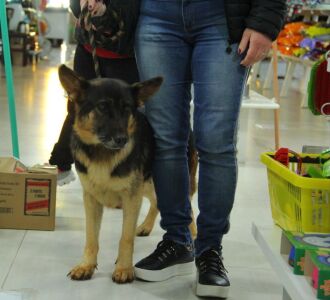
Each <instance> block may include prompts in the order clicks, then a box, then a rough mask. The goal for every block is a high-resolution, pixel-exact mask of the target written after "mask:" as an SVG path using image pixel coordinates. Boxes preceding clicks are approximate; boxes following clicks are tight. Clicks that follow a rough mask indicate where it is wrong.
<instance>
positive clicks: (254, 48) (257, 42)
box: [239, 29, 272, 67]
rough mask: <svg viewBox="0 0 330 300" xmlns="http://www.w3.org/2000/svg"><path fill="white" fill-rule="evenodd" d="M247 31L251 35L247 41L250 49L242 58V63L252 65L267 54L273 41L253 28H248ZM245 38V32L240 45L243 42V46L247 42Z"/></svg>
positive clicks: (247, 65)
mask: <svg viewBox="0 0 330 300" xmlns="http://www.w3.org/2000/svg"><path fill="white" fill-rule="evenodd" d="M245 31H246V32H248V36H249V41H248V43H247V44H248V46H249V49H248V51H247V53H246V56H245V57H244V59H243V60H242V62H241V65H243V66H245V67H250V66H252V65H253V64H255V63H256V62H258V61H260V60H262V59H263V58H265V57H266V56H267V53H268V51H269V49H270V48H271V46H272V41H271V39H270V38H268V37H267V36H265V35H263V34H262V33H259V32H257V31H254V30H252V29H246V30H245ZM245 38H246V37H244V34H243V38H242V41H241V43H240V46H241V44H242V45H243V46H244V45H245V44H246V40H245ZM240 46H239V47H240ZM239 49H240V48H239Z"/></svg>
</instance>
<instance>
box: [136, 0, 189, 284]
mask: <svg viewBox="0 0 330 300" xmlns="http://www.w3.org/2000/svg"><path fill="white" fill-rule="evenodd" d="M180 12H181V4H180V1H173V0H169V1H154V0H145V1H142V5H141V16H140V22H139V25H138V28H137V35H136V57H137V62H138V68H139V73H140V77H141V80H146V79H150V78H152V77H155V76H163V77H164V83H163V85H162V86H161V88H160V90H159V92H158V93H156V95H155V96H154V97H153V98H152V99H151V100H150V101H149V102H147V103H146V115H147V118H148V120H149V122H150V124H151V126H152V128H153V130H154V137H155V144H156V147H155V159H154V164H153V179H154V184H155V189H156V195H157V201H158V208H159V210H160V214H161V227H162V228H163V229H164V230H165V231H166V233H165V234H164V237H163V242H162V243H160V245H159V246H158V247H157V249H156V251H155V252H154V253H153V254H152V255H151V256H149V257H147V258H146V259H144V260H142V261H140V262H139V263H137V264H136V275H137V277H139V278H142V279H145V280H155V281H157V280H162V279H166V278H168V277H171V276H173V275H176V274H178V273H177V272H176V270H174V269H173V270H172V269H168V268H167V267H169V266H170V265H173V264H175V263H178V262H181V263H187V262H191V261H192V260H193V257H192V251H190V252H189V251H187V250H186V247H185V246H184V245H191V244H192V239H191V236H190V231H189V228H188V226H189V224H190V223H191V207H190V202H189V173H188V163H187V143H188V136H189V129H190V124H189V108H190V100H191V95H190V86H191V69H190V59H191V51H192V48H191V46H190V45H189V43H188V42H187V41H186V40H185V38H184V31H183V26H182V20H181V17H180V16H181V14H180ZM173 242H174V243H173ZM176 244H178V245H180V246H181V248H180V247H179V246H178V245H176ZM174 245H176V246H174ZM176 248H178V249H177V250H175V251H174V250H173V249H176ZM179 248H180V249H179ZM173 251H174V252H173ZM175 253H177V254H178V256H177V257H176V256H175ZM179 253H180V255H179ZM159 257H160V259H159ZM147 271H150V272H149V273H148V272H147ZM163 271H164V272H163ZM185 271H186V272H187V270H185ZM162 272H163V273H162ZM149 275H150V276H149ZM158 275H159V276H158Z"/></svg>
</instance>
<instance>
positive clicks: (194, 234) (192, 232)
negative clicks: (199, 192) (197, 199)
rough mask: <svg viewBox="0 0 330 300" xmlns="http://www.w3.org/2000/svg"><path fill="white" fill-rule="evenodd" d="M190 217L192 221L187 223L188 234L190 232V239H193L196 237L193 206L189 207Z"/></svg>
mask: <svg viewBox="0 0 330 300" xmlns="http://www.w3.org/2000/svg"><path fill="white" fill-rule="evenodd" d="M191 198H192V197H191ZM191 198H190V199H191ZM190 201H191V200H190ZM191 219H192V221H191V223H190V225H189V230H190V234H191V237H192V239H193V240H195V239H196V237H197V226H196V223H195V216H194V210H193V208H191Z"/></svg>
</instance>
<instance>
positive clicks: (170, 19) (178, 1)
mask: <svg viewBox="0 0 330 300" xmlns="http://www.w3.org/2000/svg"><path fill="white" fill-rule="evenodd" d="M284 16H285V0H263V1H261V0H236V1H230V0H142V1H141V6H140V17H139V21H138V25H137V30H136V40H135V48H136V49H135V51H136V58H137V64H138V69H139V74H140V79H141V80H146V79H148V78H152V77H154V76H159V75H161V76H163V77H164V83H163V85H162V87H161V88H160V90H159V92H158V93H157V94H156V95H155V96H154V97H153V98H152V99H151V100H150V101H149V102H148V103H147V104H146V107H145V111H146V116H147V118H148V120H149V122H150V124H151V126H152V128H153V130H154V137H155V140H156V150H155V160H154V165H153V179H154V183H155V188H156V194H157V198H158V208H159V210H160V213H161V223H160V224H161V227H162V228H163V229H164V230H165V231H166V233H165V234H164V236H163V239H162V241H161V242H160V243H159V244H158V245H157V248H156V250H155V251H154V252H153V253H151V254H150V255H149V256H147V257H146V258H144V259H142V260H141V261H139V262H138V263H137V264H136V265H135V274H136V277H137V278H140V279H143V280H147V281H161V280H165V279H168V278H170V277H172V276H176V275H183V274H189V273H191V272H192V267H193V261H194V260H195V264H196V267H197V288H196V294H197V295H198V296H211V297H212V296H213V297H227V295H228V291H229V286H230V282H229V279H228V277H227V275H226V273H227V272H226V269H225V267H224V265H223V259H222V255H221V252H222V246H221V245H222V238H223V235H224V234H225V233H227V232H228V230H229V215H230V212H231V209H232V207H233V202H234V196H235V189H236V181H237V163H236V135H237V123H238V117H239V111H240V106H241V97H242V92H243V88H244V84H245V81H246V79H247V71H248V67H249V66H251V65H252V64H253V63H255V62H257V61H259V60H261V59H262V58H264V57H265V56H266V55H267V53H268V51H269V49H270V48H271V45H272V41H273V40H275V39H276V37H277V35H278V33H279V31H280V29H281V27H282V24H283V19H284ZM192 86H193V91H194V94H193V96H192V94H191V87H192ZM192 99H193V104H194V110H193V132H194V138H195V143H196V148H197V151H198V155H199V182H198V206H199V211H200V213H199V216H198V218H197V228H198V235H197V238H196V240H195V241H192V238H191V235H190V232H189V228H188V226H189V224H190V222H191V206H190V202H189V174H188V162H187V144H188V138H189V132H190V104H191V101H192Z"/></svg>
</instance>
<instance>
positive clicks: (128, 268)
mask: <svg viewBox="0 0 330 300" xmlns="http://www.w3.org/2000/svg"><path fill="white" fill-rule="evenodd" d="M59 77H60V81H61V83H62V86H63V87H64V89H65V90H66V92H67V93H68V97H69V100H70V101H73V102H74V106H75V110H74V114H75V120H74V126H73V129H74V130H73V136H72V147H71V148H72V154H73V157H74V160H75V166H76V170H77V172H78V175H79V178H80V181H81V183H82V186H83V197H84V206H85V214H86V244H85V249H84V255H83V259H82V261H81V263H80V264H78V265H77V266H76V267H74V268H73V269H72V270H71V271H70V273H69V276H70V277H71V279H74V280H86V279H90V278H91V277H92V275H93V273H94V271H95V268H96V266H97V253H98V250H99V242H98V240H99V232H100V226H101V219H102V213H103V207H104V206H106V207H118V206H122V208H123V226H122V236H121V239H120V243H119V251H118V256H117V263H116V267H115V270H114V272H113V274H112V279H113V280H114V281H115V282H117V283H126V282H131V281H132V280H133V279H134V272H133V262H132V258H133V247H134V237H135V234H136V223H137V219H138V214H139V210H140V206H141V202H142V198H143V196H145V197H147V198H148V199H149V200H150V202H151V206H150V211H149V213H148V216H147V218H146V220H145V221H144V222H143V224H142V225H141V226H140V227H139V228H140V230H141V229H142V231H140V232H139V233H140V234H141V235H145V234H147V233H150V231H151V229H152V227H153V225H154V221H155V218H156V216H157V213H158V210H157V205H156V196H155V191H154V186H153V182H152V179H151V165H152V159H153V149H154V140H153V135H152V130H151V127H150V125H149V123H148V122H147V120H146V118H145V117H144V115H143V114H142V113H140V112H139V111H138V107H139V106H141V105H143V104H144V103H145V101H147V99H148V98H149V97H151V96H152V95H153V94H154V93H156V92H157V90H158V89H159V87H160V85H161V84H162V78H161V77H156V78H153V79H150V80H148V81H145V82H141V83H137V84H134V85H128V84H126V83H125V82H122V81H120V80H115V79H94V80H90V81H87V80H84V79H82V78H80V77H78V75H77V74H75V73H74V72H73V71H72V70H70V69H69V68H67V67H66V66H64V65H62V66H60V68H59ZM196 165H197V164H196ZM193 169H195V167H193ZM193 173H194V175H193V180H192V181H193V184H195V179H194V176H195V173H196V170H195V171H194V172H193ZM192 189H194V186H192Z"/></svg>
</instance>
